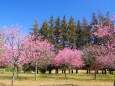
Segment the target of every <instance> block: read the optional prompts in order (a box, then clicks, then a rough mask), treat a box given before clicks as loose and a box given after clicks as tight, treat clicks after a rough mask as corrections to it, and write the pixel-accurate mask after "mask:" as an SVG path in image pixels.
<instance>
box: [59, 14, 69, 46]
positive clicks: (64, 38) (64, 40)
mask: <svg viewBox="0 0 115 86" xmlns="http://www.w3.org/2000/svg"><path fill="white" fill-rule="evenodd" d="M67 36H68V31H67V22H66V17H65V16H64V17H63V19H62V22H61V40H60V41H61V42H62V44H61V48H64V47H65V46H67V38H68V37H67Z"/></svg>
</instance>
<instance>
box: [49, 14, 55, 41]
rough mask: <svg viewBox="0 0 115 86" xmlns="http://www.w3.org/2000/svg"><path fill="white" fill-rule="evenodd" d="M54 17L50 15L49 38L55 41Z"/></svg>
mask: <svg viewBox="0 0 115 86" xmlns="http://www.w3.org/2000/svg"><path fill="white" fill-rule="evenodd" d="M54 27H55V26H54V17H53V16H51V17H50V21H49V28H48V40H49V41H50V42H52V43H54Z"/></svg>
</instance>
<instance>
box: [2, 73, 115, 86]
mask: <svg viewBox="0 0 115 86" xmlns="http://www.w3.org/2000/svg"><path fill="white" fill-rule="evenodd" d="M15 75H16V74H15ZM93 78H94V74H93V73H91V74H85V73H83V72H82V73H81V72H80V73H79V74H75V73H74V74H67V77H66V78H65V77H64V74H48V73H47V74H40V73H39V74H38V75H37V80H36V81H35V80H34V73H33V74H29V73H21V74H19V77H18V78H17V77H16V76H15V86H113V81H114V80H115V73H114V74H107V75H106V76H105V75H103V74H101V73H99V74H97V80H96V81H95V80H93ZM11 79H12V73H5V74H0V86H10V85H11Z"/></svg>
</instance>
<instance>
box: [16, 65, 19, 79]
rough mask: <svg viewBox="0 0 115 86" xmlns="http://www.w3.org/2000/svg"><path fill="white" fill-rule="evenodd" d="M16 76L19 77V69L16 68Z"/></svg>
mask: <svg viewBox="0 0 115 86" xmlns="http://www.w3.org/2000/svg"><path fill="white" fill-rule="evenodd" d="M16 74H17V77H19V67H18V66H16Z"/></svg>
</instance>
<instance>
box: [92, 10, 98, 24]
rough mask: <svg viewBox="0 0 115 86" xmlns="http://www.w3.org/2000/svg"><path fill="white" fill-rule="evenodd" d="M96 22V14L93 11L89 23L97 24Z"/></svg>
mask: <svg viewBox="0 0 115 86" xmlns="http://www.w3.org/2000/svg"><path fill="white" fill-rule="evenodd" d="M97 24H98V19H97V17H96V14H95V13H94V12H93V13H92V22H91V25H97Z"/></svg>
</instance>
